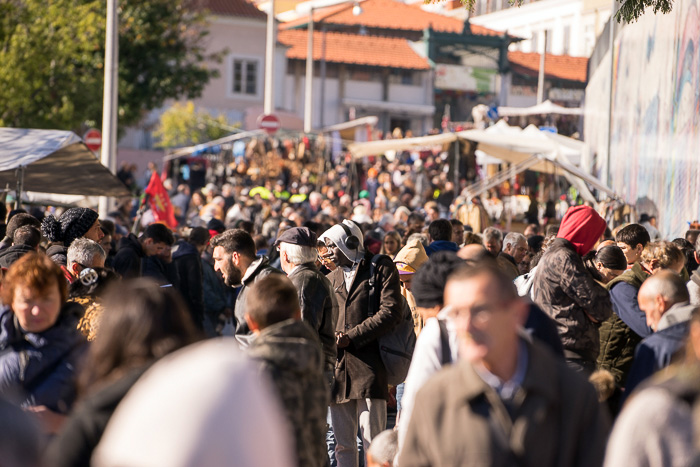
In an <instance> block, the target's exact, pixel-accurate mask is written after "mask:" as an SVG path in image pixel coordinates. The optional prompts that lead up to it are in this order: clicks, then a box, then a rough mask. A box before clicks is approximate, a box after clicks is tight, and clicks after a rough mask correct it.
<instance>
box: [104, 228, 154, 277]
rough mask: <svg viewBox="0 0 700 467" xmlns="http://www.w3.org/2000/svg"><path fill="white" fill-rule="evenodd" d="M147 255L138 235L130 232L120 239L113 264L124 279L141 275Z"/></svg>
mask: <svg viewBox="0 0 700 467" xmlns="http://www.w3.org/2000/svg"><path fill="white" fill-rule="evenodd" d="M145 257H146V253H145V252H144V251H143V247H142V246H141V243H140V242H139V239H138V238H137V237H136V235H134V234H132V233H130V234H129V235H128V236H126V237H124V238H122V239H121V240H120V241H119V250H118V251H117V254H116V255H115V256H114V262H113V263H112V266H113V267H114V270H115V271H116V272H118V273H119V274H121V276H122V278H124V279H134V278H137V277H141V262H142V260H143V258H145Z"/></svg>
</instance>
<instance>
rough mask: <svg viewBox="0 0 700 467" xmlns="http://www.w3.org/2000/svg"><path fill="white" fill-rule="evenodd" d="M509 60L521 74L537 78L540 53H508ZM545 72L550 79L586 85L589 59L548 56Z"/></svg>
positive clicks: (546, 57) (545, 62)
mask: <svg viewBox="0 0 700 467" xmlns="http://www.w3.org/2000/svg"><path fill="white" fill-rule="evenodd" d="M508 60H509V61H510V63H511V65H512V66H513V69H514V70H515V71H518V72H520V73H523V74H527V75H533V76H536V75H537V74H538V73H539V71H540V54H538V53H526V52H508ZM544 72H545V75H546V76H547V77H550V78H559V79H565V80H568V81H579V82H581V83H585V82H586V81H587V80H588V58H586V57H572V56H570V55H552V54H547V55H546V56H545V61H544Z"/></svg>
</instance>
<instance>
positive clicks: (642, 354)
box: [625, 302, 695, 395]
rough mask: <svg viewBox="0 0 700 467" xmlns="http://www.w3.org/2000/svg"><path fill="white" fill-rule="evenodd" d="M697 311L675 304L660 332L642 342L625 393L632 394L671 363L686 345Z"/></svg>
mask: <svg viewBox="0 0 700 467" xmlns="http://www.w3.org/2000/svg"><path fill="white" fill-rule="evenodd" d="M694 308H695V307H693V306H692V305H688V304H687V302H686V303H683V304H677V305H674V306H673V307H671V308H670V309H669V310H667V311H666V313H664V315H663V316H662V318H661V321H659V325H658V327H657V329H658V331H656V332H655V333H653V334H651V335H650V336H648V337H645V338H644V339H643V340H642V342H640V343H639V345H638V346H637V350H636V351H635V353H634V362H633V363H632V368H631V369H630V374H629V376H628V377H627V385H626V387H625V394H627V395H628V394H631V393H632V391H633V390H634V388H635V387H636V386H637V385H638V384H639V383H641V382H642V381H643V380H645V379H646V378H648V377H649V376H651V375H653V374H654V373H656V372H657V371H659V370H661V369H662V368H666V367H667V366H669V365H670V364H671V359H672V357H673V356H674V354H675V353H676V352H677V351H678V350H680V349H681V348H682V347H683V345H684V344H685V340H686V338H687V336H688V330H689V328H690V314H691V312H692V310H693V309H694Z"/></svg>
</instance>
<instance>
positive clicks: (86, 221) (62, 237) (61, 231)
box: [41, 208, 99, 248]
mask: <svg viewBox="0 0 700 467" xmlns="http://www.w3.org/2000/svg"><path fill="white" fill-rule="evenodd" d="M98 217H99V216H98V214H97V213H96V212H95V211H93V210H92V209H88V208H70V209H69V210H67V211H66V212H64V213H63V214H61V217H59V218H58V219H56V218H55V217H54V216H46V217H45V218H44V220H43V221H42V222H41V232H42V233H43V234H44V236H45V237H46V238H48V239H49V240H50V241H52V242H63V246H65V247H66V248H67V247H69V246H70V244H71V243H73V240H75V239H76V238H80V237H82V236H83V235H85V234H86V233H87V232H88V231H89V230H90V227H92V226H93V224H94V223H95V221H96V220H97V218H98Z"/></svg>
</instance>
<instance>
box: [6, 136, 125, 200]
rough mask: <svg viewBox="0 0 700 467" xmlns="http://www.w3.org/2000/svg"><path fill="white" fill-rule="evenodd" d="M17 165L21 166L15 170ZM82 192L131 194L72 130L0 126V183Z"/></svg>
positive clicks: (72, 192)
mask: <svg viewBox="0 0 700 467" xmlns="http://www.w3.org/2000/svg"><path fill="white" fill-rule="evenodd" d="M18 169H21V170H20V171H19V173H18ZM18 177H20V178H21V186H22V190H26V191H35V192H41V193H60V194H67V195H83V196H130V195H131V193H130V192H129V190H128V189H127V187H126V186H125V185H124V184H123V183H122V182H121V181H120V180H119V179H118V178H117V177H116V176H115V175H114V174H112V172H110V171H109V169H107V168H106V167H105V166H104V165H102V163H101V162H100V161H99V159H97V157H96V156H95V154H94V153H93V152H92V151H90V150H89V149H88V148H87V146H85V143H83V141H82V140H81V139H80V138H79V137H78V135H76V134H75V133H73V132H71V131H60V130H33V129H22V128H0V187H5V186H6V185H8V184H9V185H10V187H11V188H13V189H14V187H15V184H17V183H18Z"/></svg>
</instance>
